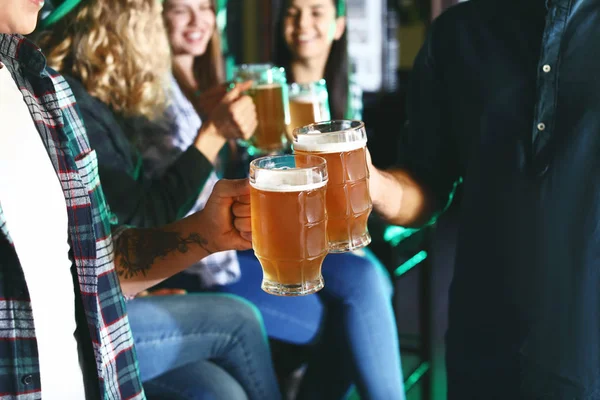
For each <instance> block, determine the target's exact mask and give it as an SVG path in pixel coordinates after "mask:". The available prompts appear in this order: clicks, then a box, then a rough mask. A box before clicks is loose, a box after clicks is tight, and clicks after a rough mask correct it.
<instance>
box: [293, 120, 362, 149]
mask: <svg viewBox="0 0 600 400" xmlns="http://www.w3.org/2000/svg"><path fill="white" fill-rule="evenodd" d="M366 145H367V136H366V133H365V130H364V125H363V124H362V122H360V121H327V122H323V123H317V124H311V125H307V126H304V127H302V128H298V129H296V130H295V131H294V150H297V151H302V152H311V153H338V152H349V151H353V150H357V149H360V148H362V147H365V146H366Z"/></svg>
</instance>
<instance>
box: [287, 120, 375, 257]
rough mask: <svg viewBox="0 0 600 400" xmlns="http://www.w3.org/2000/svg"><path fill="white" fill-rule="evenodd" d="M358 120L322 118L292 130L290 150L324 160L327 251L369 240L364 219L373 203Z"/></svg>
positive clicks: (362, 127) (348, 248) (364, 139)
mask: <svg viewBox="0 0 600 400" xmlns="http://www.w3.org/2000/svg"><path fill="white" fill-rule="evenodd" d="M366 145H367V134H366V131H365V125H364V123H363V122H361V121H344V120H341V121H326V122H320V123H315V124H310V125H307V126H304V127H301V128H298V129H296V130H294V145H293V146H294V153H295V154H297V155H318V156H321V157H323V158H324V159H325V160H327V172H328V174H329V182H328V183H327V215H328V222H327V233H328V236H329V251H330V252H332V253H342V252H346V251H351V250H356V249H359V248H361V247H364V246H366V245H368V244H369V243H371V235H369V230H368V228H367V221H368V219H369V215H370V214H371V210H372V208H373V204H372V202H371V196H370V195H369V170H368V167H367V161H366Z"/></svg>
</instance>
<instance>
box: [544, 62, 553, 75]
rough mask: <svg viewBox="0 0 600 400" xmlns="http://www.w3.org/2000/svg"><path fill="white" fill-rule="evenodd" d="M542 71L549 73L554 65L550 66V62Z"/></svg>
mask: <svg viewBox="0 0 600 400" xmlns="http://www.w3.org/2000/svg"><path fill="white" fill-rule="evenodd" d="M542 71H544V72H545V73H548V72H550V71H552V67H551V66H549V65H548V64H546V65H544V66H543V67H542Z"/></svg>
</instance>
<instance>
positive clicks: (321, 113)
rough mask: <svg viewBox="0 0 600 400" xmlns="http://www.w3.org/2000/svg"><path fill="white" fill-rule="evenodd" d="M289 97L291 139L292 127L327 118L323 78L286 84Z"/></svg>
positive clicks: (326, 97)
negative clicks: (309, 81) (316, 80)
mask: <svg viewBox="0 0 600 400" xmlns="http://www.w3.org/2000/svg"><path fill="white" fill-rule="evenodd" d="M288 88H289V89H288V90H289V98H290V124H289V125H288V136H289V138H290V139H293V137H292V133H293V131H294V129H296V128H299V127H301V126H305V125H309V124H312V123H314V122H319V121H325V120H328V119H329V97H328V94H327V86H326V84H325V80H324V79H321V80H320V81H318V82H312V83H305V84H299V83H292V84H290V85H288Z"/></svg>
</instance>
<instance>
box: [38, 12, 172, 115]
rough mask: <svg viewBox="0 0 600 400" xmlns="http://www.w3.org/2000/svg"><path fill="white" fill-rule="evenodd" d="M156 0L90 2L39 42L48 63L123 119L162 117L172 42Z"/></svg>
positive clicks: (70, 14)
mask: <svg viewBox="0 0 600 400" xmlns="http://www.w3.org/2000/svg"><path fill="white" fill-rule="evenodd" d="M161 13H162V5H161V4H160V2H159V1H157V0H89V1H84V2H82V4H81V5H79V6H78V7H77V8H76V9H75V10H73V11H72V12H70V13H69V14H68V15H66V16H65V17H64V18H63V19H62V20H61V21H59V22H58V23H57V24H56V25H54V26H52V28H51V31H46V32H42V33H41V34H40V37H39V39H38V41H39V43H40V46H41V47H42V49H44V52H45V54H46V58H47V60H48V65H49V66H50V67H52V68H54V69H56V70H57V71H59V72H61V73H63V74H68V75H71V76H73V77H75V78H77V79H79V80H81V82H82V83H83V85H84V87H85V88H86V89H87V91H88V93H89V94H91V95H92V96H94V97H96V98H98V99H100V100H101V101H102V102H103V103H105V104H107V105H109V106H110V107H111V108H112V109H113V110H114V111H115V112H117V113H120V114H122V115H124V116H128V117H129V116H144V117H147V118H149V119H151V120H155V119H158V118H160V117H161V116H162V115H163V112H164V110H165V107H166V103H167V90H168V77H169V69H170V65H171V54H170V50H169V43H168V41H167V35H166V33H165V28H164V25H163V21H162V17H161Z"/></svg>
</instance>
